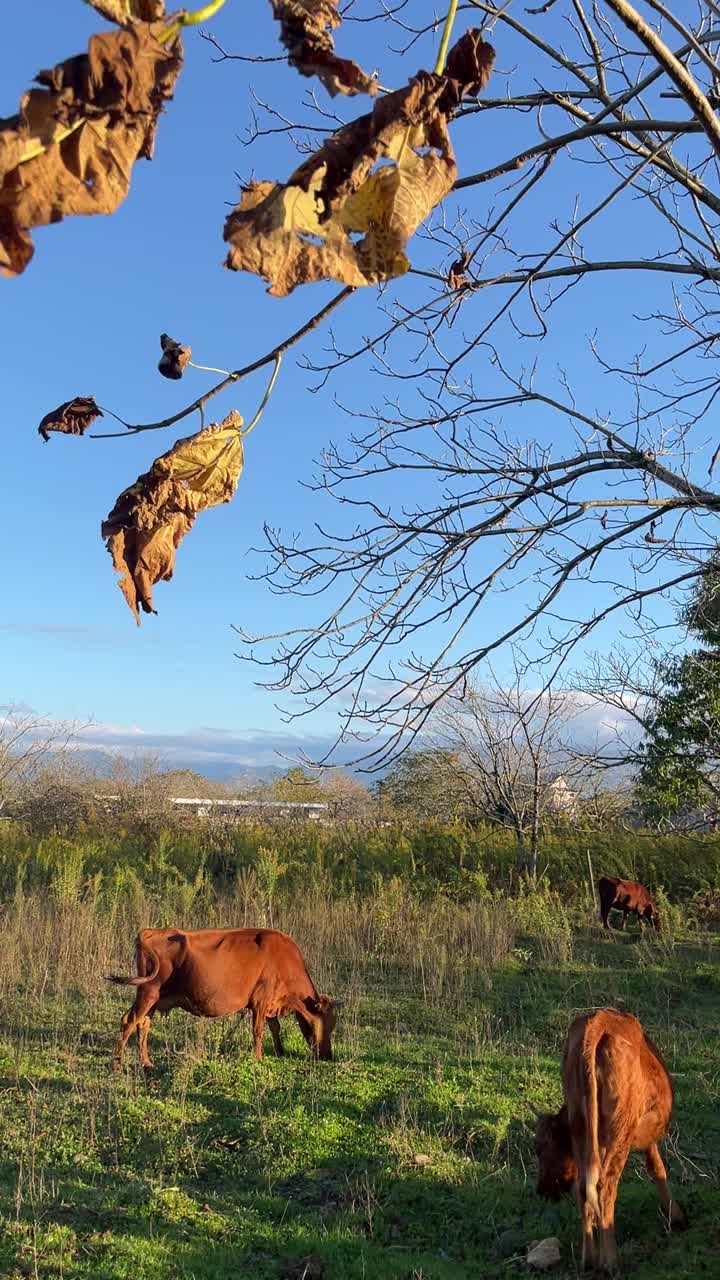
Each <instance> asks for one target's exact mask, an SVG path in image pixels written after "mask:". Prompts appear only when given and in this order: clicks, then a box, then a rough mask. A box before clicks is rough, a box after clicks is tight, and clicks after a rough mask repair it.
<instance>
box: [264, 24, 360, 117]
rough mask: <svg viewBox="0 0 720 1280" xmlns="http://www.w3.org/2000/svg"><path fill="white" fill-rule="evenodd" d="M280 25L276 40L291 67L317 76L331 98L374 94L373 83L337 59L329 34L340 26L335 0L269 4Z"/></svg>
mask: <svg viewBox="0 0 720 1280" xmlns="http://www.w3.org/2000/svg"><path fill="white" fill-rule="evenodd" d="M270 3H271V5H272V9H273V14H274V16H275V17H276V18H277V21H278V22H279V23H280V39H281V40H282V42H283V44H284V45H285V48H286V49H287V51H288V62H289V63H290V65H291V67H296V68H297V70H298V71H299V72H300V73H301V75H304V76H317V78H318V80H321V81H322V83H323V84H324V85H325V88H326V89H327V91H328V93H330V94H332V96H333V97H334V96H335V94H337V93H345V94H353V93H376V92H377V83H376V81H375V80H373V79H372V77H371V76H368V75H366V74H365V72H364V71H362V70H361V69H360V67H359V66H358V65H357V63H356V62H351V61H349V60H348V59H347V58H339V57H338V55H337V54H336V52H335V46H334V44H333V38H332V36H331V34H330V32H331V31H333V30H334V29H335V27H339V26H340V21H341V19H340V14H339V13H338V0H270Z"/></svg>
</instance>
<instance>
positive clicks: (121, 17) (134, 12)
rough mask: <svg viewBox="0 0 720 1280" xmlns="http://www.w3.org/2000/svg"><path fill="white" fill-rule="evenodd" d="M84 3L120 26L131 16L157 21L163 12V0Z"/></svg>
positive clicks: (140, 19)
mask: <svg viewBox="0 0 720 1280" xmlns="http://www.w3.org/2000/svg"><path fill="white" fill-rule="evenodd" d="M85 3H86V4H89V5H92V7H93V9H97V11H98V13H101V14H102V15H103V17H104V18H107V19H108V21H109V22H117V24H118V26H121V27H122V26H124V25H125V23H126V22H130V21H131V20H132V19H133V18H136V19H138V20H139V21H140V22H157V21H158V19H159V18H162V17H163V15H164V13H165V4H164V0H85Z"/></svg>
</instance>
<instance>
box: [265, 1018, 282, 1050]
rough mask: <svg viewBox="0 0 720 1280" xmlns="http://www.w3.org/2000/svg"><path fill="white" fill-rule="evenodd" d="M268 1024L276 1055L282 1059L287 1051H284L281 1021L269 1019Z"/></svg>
mask: <svg viewBox="0 0 720 1280" xmlns="http://www.w3.org/2000/svg"><path fill="white" fill-rule="evenodd" d="M267 1024H268V1026H269V1028H270V1035H271V1036H272V1040H273V1045H274V1046H275V1055H276V1057H278V1058H282V1057H283V1055H284V1053H285V1050H284V1049H283V1042H282V1035H281V1034H280V1019H279V1018H268V1020H267Z"/></svg>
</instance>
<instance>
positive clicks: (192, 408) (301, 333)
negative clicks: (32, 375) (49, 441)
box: [90, 285, 355, 440]
mask: <svg viewBox="0 0 720 1280" xmlns="http://www.w3.org/2000/svg"><path fill="white" fill-rule="evenodd" d="M354 292H355V288H354V286H352V285H347V286H346V287H345V288H344V289H341V290H340V292H339V293H336V294H335V297H334V298H332V299H331V300H330V302H328V303H327V305H326V306H324V307H323V308H322V309H321V310H320V311H318V312H317V313H316V314H315V315H314V316H312V317H311V318H310V319H309V320H306V322H305V324H304V325H302V326H301V327H300V328H299V329H296V331H295V333H291V334H290V337H289V338H285V339H284V341H283V342H280V343H278V345H277V346H276V347H273V349H272V351H268V353H267V355H264V356H261V357H260V359H259V360H253V362H252V364H247V365H245V367H244V368H243V369H236V370H235V372H234V373H230V374H228V376H227V378H223V381H222V382H219V383H218V384H217V386H216V387H211V388H210V390H209V391H206V392H205V394H204V395H202V396H199V397H198V399H197V400H193V402H192V404H189V405H188V406H187V407H186V408H185V409H181V410H180V412H179V413H174V414H173V415H172V417H170V418H163V420H162V421H161V422H142V423H135V424H134V425H129V424H128V426H127V431H93V432H90V437H91V439H93V440H116V439H117V438H118V436H120V437H122V438H123V439H125V438H126V437H127V436H128V435H138V434H139V433H140V432H141V431H161V430H163V428H165V427H172V426H174V425H175V423H176V422H180V421H182V419H183V418H187V417H188V415H189V414H191V413H196V412H197V411H199V410H202V409H203V408H204V407H205V405H206V404H207V402H208V400H211V399H212V397H213V396H216V395H218V394H219V392H221V391H224V390H225V388H226V387H229V386H230V384H231V383H233V382H239V381H240V380H241V378H246V377H247V376H248V375H249V374H251V373H255V371H256V370H257V369H262V368H263V366H264V365H266V364H270V361H271V360H276V359H277V357H278V356H282V355H283V354H284V353H285V352H286V351H287V350H289V348H290V347H293V346H294V345H295V343H296V342H299V341H300V339H301V338H304V337H305V335H306V333H311V332H312V330H313V329H316V328H317V327H318V325H319V324H322V322H323V320H324V319H325V318H326V317H327V316H329V315H330V312H331V311H334V310H335V308H336V307H338V306H339V305H340V303H341V302H344V301H345V299H346V298H349V297H350V294H351V293H354ZM273 380H274V379H273ZM113 417H117V415H116V414H113ZM119 421H121V422H122V418H121V419H119Z"/></svg>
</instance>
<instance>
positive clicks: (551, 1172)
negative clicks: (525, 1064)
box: [533, 1107, 577, 1200]
mask: <svg viewBox="0 0 720 1280" xmlns="http://www.w3.org/2000/svg"><path fill="white" fill-rule="evenodd" d="M533 1111H535V1108H534V1107H533ZM535 1115H536V1116H537V1124H536V1125H535V1154H536V1155H537V1162H538V1176H537V1191H538V1195H540V1196H544V1197H545V1199H547V1200H558V1199H559V1198H560V1196H561V1195H564V1193H565V1192H566V1191H569V1190H570V1188H571V1187H572V1185H573V1183H574V1182H575V1181H576V1179H577V1165H576V1164H575V1161H574V1159H573V1154H572V1143H571V1140H570V1126H569V1124H568V1115H567V1107H562V1108H561V1110H560V1111H558V1113H557V1115H556V1116H553V1115H548V1114H547V1113H545V1114H544V1113H543V1112H540V1111H535Z"/></svg>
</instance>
